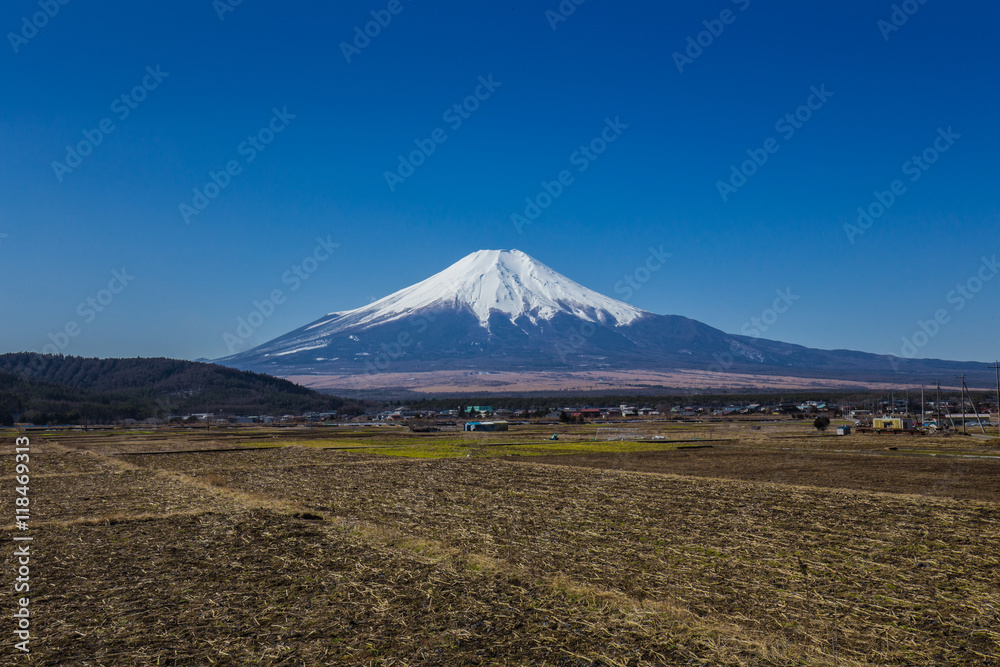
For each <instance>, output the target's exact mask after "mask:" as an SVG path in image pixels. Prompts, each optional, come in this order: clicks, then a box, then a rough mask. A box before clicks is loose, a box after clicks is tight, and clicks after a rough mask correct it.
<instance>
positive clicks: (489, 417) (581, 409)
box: [144, 398, 997, 430]
mask: <svg viewBox="0 0 1000 667" xmlns="http://www.w3.org/2000/svg"><path fill="white" fill-rule="evenodd" d="M996 415H997V402H996V401H982V402H979V403H975V404H973V403H972V402H971V401H968V400H966V401H961V400H957V399H949V400H942V401H941V402H940V403H939V402H937V401H926V402H924V403H921V402H920V401H919V400H914V399H912V398H904V399H889V398H884V399H881V400H879V399H872V400H869V401H862V402H857V403H848V402H836V403H833V402H829V401H822V400H810V401H804V402H779V403H768V404H763V403H746V404H742V405H727V406H725V407H719V406H711V405H699V404H697V403H692V404H687V405H680V404H677V405H673V406H669V407H668V406H664V405H657V406H652V405H626V404H619V405H614V406H600V405H568V406H564V407H561V408H559V409H555V410H549V409H545V410H537V409H533V408H531V407H527V408H504V407H498V408H494V407H493V406H490V405H462V406H456V407H455V408H452V409H443V410H433V409H411V408H410V407H407V406H405V405H399V406H396V407H394V408H387V409H382V410H373V411H368V412H364V413H362V414H357V415H338V413H337V412H336V411H331V412H306V413H304V414H300V415H294V414H284V415H250V416H245V415H216V414H209V413H194V414H189V415H174V416H171V417H169V418H167V419H166V420H159V421H158V422H157V423H167V424H169V425H198V424H200V425H202V426H209V427H211V426H217V427H224V426H249V425H276V426H281V425H323V424H326V425H344V424H369V425H379V424H385V425H392V424H396V425H399V424H403V425H407V424H409V425H411V426H413V427H418V428H419V427H420V426H439V427H458V426H463V425H464V426H465V428H466V429H467V430H500V429H501V428H502V426H501V425H506V424H508V423H523V422H533V423H619V422H628V421H674V420H683V421H690V420H694V421H698V420H719V419H747V420H762V419H764V420H766V419H774V418H783V419H803V420H805V419H815V418H816V417H824V416H825V417H827V418H829V419H839V420H849V421H853V422H854V424H855V425H857V426H866V425H870V424H871V423H872V422H873V420H878V419H883V418H894V419H896V420H902V422H901V423H902V424H909V425H912V426H921V425H923V426H928V427H946V426H949V425H951V426H954V427H959V426H962V425H964V424H966V423H969V424H975V423H977V420H978V422H981V423H982V424H983V425H984V426H989V425H994V426H995V425H996V423H997V420H996ZM150 421H151V420H147V421H146V422H144V423H150ZM477 425H482V427H483V428H481V429H480V428H476V427H477Z"/></svg>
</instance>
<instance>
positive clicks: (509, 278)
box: [313, 250, 648, 327]
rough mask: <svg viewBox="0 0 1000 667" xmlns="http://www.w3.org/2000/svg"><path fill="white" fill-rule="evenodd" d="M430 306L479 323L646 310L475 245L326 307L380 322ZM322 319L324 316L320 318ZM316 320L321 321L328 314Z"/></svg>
mask: <svg viewBox="0 0 1000 667" xmlns="http://www.w3.org/2000/svg"><path fill="white" fill-rule="evenodd" d="M432 307H451V308H459V309H466V310H469V311H471V312H472V313H474V314H475V316H476V318H477V319H478V320H479V323H480V325H481V326H483V327H488V326H489V318H490V315H491V314H493V313H502V314H504V315H505V316H506V317H507V318H509V319H510V320H511V321H516V320H517V319H519V318H521V317H525V318H527V319H528V320H530V321H531V322H532V323H538V321H540V320H550V319H552V318H553V317H554V316H555V315H556V314H558V313H565V314H570V315H573V316H575V317H578V318H580V319H583V320H587V321H591V322H600V323H602V324H606V325H609V326H616V325H625V324H629V323H631V322H632V321H634V320H636V319H638V318H640V317H642V316H644V315H646V314H648V313H647V312H646V311H644V310H641V309H639V308H635V307H634V306H630V305H628V304H627V303H623V302H621V301H618V300H616V299H612V298H609V297H606V296H604V295H603V294H599V293H598V292H595V291H593V290H590V289H587V288H586V287H584V286H583V285H580V284H579V283H576V282H574V281H572V280H570V279H569V278H567V277H566V276H564V275H562V274H560V273H557V272H556V271H553V270H552V269H550V268H549V267H547V266H546V265H544V264H542V263H541V262H539V261H537V260H536V259H534V258H532V257H530V256H528V255H526V254H525V253H523V252H521V251H520V250H479V251H477V252H474V253H472V254H470V255H467V256H465V257H463V258H462V259H460V260H458V261H457V262H455V263H454V264H452V265H451V266H449V267H448V268H446V269H445V270H444V271H441V272H440V273H437V274H435V275H433V276H431V277H430V278H427V279H426V280H423V281H421V282H419V283H416V284H415V285H411V286H410V287H407V288H405V289H402V290H400V291H398V292H396V293H394V294H390V295H389V296H387V297H385V298H383V299H379V300H378V301H375V302H373V303H370V304H368V305H366V306H362V307H361V308H356V309H354V310H349V311H345V312H340V313H331V314H330V315H329V316H328V317H335V318H336V320H337V323H338V324H340V323H343V324H344V325H350V326H351V327H365V326H372V325H375V324H383V323H385V322H391V321H393V320H396V319H399V318H402V317H406V316H408V315H412V314H413V313H415V312H417V311H419V310H422V309H425V308H432ZM324 320H326V318H324ZM324 320H321V321H320V322H316V323H315V324H314V325H313V326H314V327H321V326H323V325H324V324H326V323H327V322H328V321H329V320H326V321H324Z"/></svg>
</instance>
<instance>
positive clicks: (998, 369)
mask: <svg viewBox="0 0 1000 667" xmlns="http://www.w3.org/2000/svg"><path fill="white" fill-rule="evenodd" d="M987 368H992V369H993V370H995V371H996V372H997V412H996V422H997V433H998V434H1000V361H997V362H995V363H994V364H993V365H992V366H987Z"/></svg>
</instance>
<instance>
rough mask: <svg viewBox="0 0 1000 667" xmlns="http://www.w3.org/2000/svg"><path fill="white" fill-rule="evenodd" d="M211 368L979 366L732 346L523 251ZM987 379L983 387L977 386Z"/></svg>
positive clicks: (740, 339) (900, 373) (290, 371)
mask: <svg viewBox="0 0 1000 667" xmlns="http://www.w3.org/2000/svg"><path fill="white" fill-rule="evenodd" d="M217 363H220V364H223V365H228V366H233V367H236V368H241V369H244V370H253V371H258V372H264V373H268V374H271V375H276V376H279V377H289V376H296V377H299V376H307V375H332V374H341V375H361V374H368V375H371V374H373V373H383V372H388V371H392V372H408V373H409V372H412V373H421V372H427V371H444V370H470V371H472V372H475V371H520V372H529V371H580V370H588V371H589V370H599V371H610V370H636V369H646V370H650V371H657V372H661V371H668V370H679V369H692V370H706V371H712V372H723V373H732V374H737V375H738V374H753V373H757V374H761V373H768V374H774V375H788V376H793V377H825V378H833V379H836V378H841V379H843V380H844V381H845V382H850V381H874V380H879V381H882V380H885V379H887V378H890V379H891V380H892V381H895V382H910V383H919V382H925V383H926V382H933V381H934V380H935V379H940V378H942V377H950V375H951V374H953V373H954V372H966V373H968V374H970V377H974V378H976V379H977V380H978V379H985V367H984V366H983V365H979V364H977V363H976V362H951V361H943V360H926V359H904V358H901V357H894V356H891V355H877V354H871V353H866V352H859V351H853V350H819V349H815V348H807V347H805V346H801V345H794V344H790V343H783V342H781V341H773V340H768V339H764V338H759V337H752V336H746V335H741V334H728V333H726V332H724V331H722V330H720V329H716V328H714V327H711V326H709V325H707V324H704V323H702V322H698V321H697V320H693V319H691V318H687V317H684V316H682V315H659V314H656V313H652V312H649V311H645V310H642V309H639V308H636V307H634V306H631V305H629V304H627V303H624V302H622V301H618V300H616V299H613V298H611V297H607V296H605V295H603V294H600V293H598V292H595V291H593V290H590V289H589V288H586V287H584V286H583V285H580V284H579V283H577V282H575V281H573V280H571V279H570V278H568V277H566V276H563V275H562V274H559V273H558V272H556V271H554V270H552V269H551V268H549V267H548V266H546V265H544V264H542V263H541V262H539V261H537V260H535V259H534V258H532V257H530V256H528V255H526V254H525V253H523V252H521V251H519V250H480V251H477V252H474V253H471V254H469V255H467V256H466V257H463V258H462V259H460V260H459V261H457V262H455V263H454V264H452V265H451V266H449V267H447V268H446V269H444V270H443V271H440V272H438V273H436V274H434V275H432V276H431V277H429V278H427V279H425V280H423V281H420V282H418V283H415V284H414V285H411V286H409V287H406V288H403V289H401V290H399V291H397V292H394V293H393V294H390V295H388V296H386V297H383V298H382V299H379V300H377V301H374V302H373V303H370V304H368V305H366V306H362V307H360V308H356V309H352V310H347V311H340V312H334V313H329V314H327V315H325V316H323V317H321V318H319V319H317V320H315V321H313V322H311V323H308V324H306V325H304V326H302V327H299V328H298V329H295V330H293V331H290V332H288V333H287V334H284V335H282V336H279V337H277V338H275V339H273V340H271V341H268V342H265V343H263V344H261V345H258V346H257V347H255V348H253V349H251V350H247V351H245V352H241V353H238V354H234V355H231V356H228V357H224V358H222V359H219V360H217ZM980 375H982V376H983V378H979V376H980Z"/></svg>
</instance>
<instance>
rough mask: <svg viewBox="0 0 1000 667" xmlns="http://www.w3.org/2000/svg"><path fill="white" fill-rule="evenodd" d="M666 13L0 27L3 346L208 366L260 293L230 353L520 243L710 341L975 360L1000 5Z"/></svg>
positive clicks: (455, 12)
mask: <svg viewBox="0 0 1000 667" xmlns="http://www.w3.org/2000/svg"><path fill="white" fill-rule="evenodd" d="M228 1H231V0H228ZM675 4H681V3H653V2H633V3H607V2H599V1H598V0H586V2H583V3H582V4H580V5H578V6H577V5H575V4H573V3H572V2H570V1H569V0H567V2H563V3H562V5H560V3H559V2H556V1H555V0H551V1H549V2H537V3H521V2H510V3H501V4H499V5H493V6H489V7H482V6H479V5H478V4H475V5H473V3H464V2H463V3H459V2H440V3H433V4H431V3H420V2H412V1H410V0H399V2H398V4H397V3H390V2H388V0H386V1H382V0H377V1H374V2H354V1H344V2H336V3H327V2H306V3H294V5H293V6H282V7H277V6H275V5H273V4H272V3H263V2H259V1H254V0H244V1H243V2H242V3H240V4H239V5H235V6H231V7H229V6H228V4H224V0H219V2H215V3H213V2H212V1H211V0H199V1H197V2H178V3H170V4H169V5H164V4H162V3H145V2H138V3H136V2H128V3H126V2H107V3H99V4H96V5H95V4H94V3H84V2H80V1H79V0H77V1H72V0H71V1H69V2H68V3H67V4H64V5H62V4H58V2H57V1H56V0H48V1H47V0H42V2H41V3H39V2H38V1H37V0H36V1H35V2H29V1H27V0H12V1H11V2H7V3H4V6H3V8H2V9H0V28H2V30H3V32H4V34H5V35H6V38H5V40H4V42H5V43H4V44H3V45H0V83H2V87H3V90H4V91H6V93H7V94H5V95H4V96H3V97H2V98H0V146H2V147H3V157H2V158H0V235H2V236H0V276H2V280H3V284H4V285H5V287H6V289H4V290H2V292H0V294H2V296H0V309H2V312H3V322H4V324H3V327H2V328H0V350H2V351H17V350H42V349H44V347H45V346H46V345H52V346H56V347H57V348H58V349H59V350H60V351H62V352H64V353H66V354H77V355H88V356H132V355H142V356H172V357H182V358H198V357H208V358H215V357H218V356H222V355H224V354H227V353H228V352H229V350H227V347H226V345H225V343H224V342H223V335H224V334H225V333H227V332H232V331H233V330H234V329H235V327H236V323H237V318H240V317H244V318H245V317H247V316H248V314H249V313H251V312H252V311H253V310H254V309H255V308H256V307H257V306H255V305H254V302H255V301H257V302H258V303H260V304H262V305H263V308H264V310H268V311H269V310H270V309H269V308H268V307H267V304H265V303H264V301H266V300H267V299H268V298H269V295H271V294H272V293H273V292H274V291H275V290H281V292H282V296H283V300H282V303H280V304H277V305H275V307H274V309H273V312H268V313H266V314H267V315H268V317H266V318H265V320H264V322H263V324H262V325H261V326H260V327H258V328H257V329H256V331H255V335H254V337H253V339H252V340H250V341H249V344H250V345H252V344H256V343H261V342H264V341H266V340H268V339H269V338H272V337H274V336H277V335H280V334H282V333H284V332H286V331H288V330H290V329H293V328H295V327H298V326H300V325H302V324H304V323H306V322H309V321H311V320H313V319H316V318H318V317H320V316H321V315H323V314H324V313H327V312H330V311H335V310H345V309H349V308H353V307H357V306H360V305H363V304H365V303H367V302H369V301H370V300H372V299H373V298H379V297H382V296H384V295H386V294H388V293H390V292H392V291H395V290H397V289H400V288H402V287H405V286H407V285H409V284H411V283H413V282H416V281H418V280H421V279H423V278H425V277H427V276H428V275H430V274H431V273H434V272H436V271H438V270H440V269H442V268H444V267H445V266H447V265H449V264H451V263H452V262H454V261H456V260H458V259H459V258H461V257H462V256H464V255H466V254H468V253H470V252H473V251H475V250H478V249H482V248H518V249H520V250H523V251H524V252H526V253H528V254H530V255H532V256H534V257H536V258H537V259H539V260H540V261H542V262H544V263H546V264H548V265H549V266H551V267H552V268H554V269H556V270H557V271H560V272H562V273H564V274H566V275H567V276H569V277H571V278H573V279H574V280H577V281H578V282H580V283H583V284H584V285H586V286H588V287H590V288H592V289H595V290H598V291H600V292H603V293H605V294H608V295H610V296H614V297H617V298H626V291H625V290H623V289H622V284H623V283H622V282H621V281H623V280H624V278H625V276H629V275H630V276H632V277H633V282H635V284H636V285H638V288H637V289H630V290H628V291H629V292H631V293H629V294H627V300H628V301H629V302H630V303H632V304H633V305H636V306H638V307H641V308H645V309H648V310H651V311H654V312H658V313H673V314H680V315H686V316H688V317H693V318H695V319H698V320H701V321H704V322H706V323H708V324H710V325H713V326H716V327H719V328H721V329H723V330H725V331H729V332H736V333H739V332H740V331H741V330H743V331H744V332H746V331H747V330H748V329H752V328H755V327H756V326H757V325H756V324H753V318H754V317H757V318H758V320H760V321H762V322H770V323H769V324H766V326H767V331H761V333H762V334H763V335H764V336H766V337H768V338H775V339H778V340H784V341H788V342H794V343H799V344H803V345H808V346H813V347H823V348H850V349H860V350H865V351H870V352H878V353H891V354H901V353H907V350H906V349H905V344H904V340H903V339H904V338H906V339H907V340H908V341H911V344H912V343H913V342H914V334H918V332H921V330H922V329H923V331H925V332H928V333H925V334H924V335H923V336H922V337H921V336H920V335H918V336H917V338H916V341H915V343H916V344H915V345H913V348H912V351H911V352H910V355H911V356H912V355H913V354H915V355H916V356H921V357H924V356H926V357H937V358H946V359H959V360H982V361H988V360H993V359H994V358H996V357H997V356H998V355H1000V347H998V346H997V344H996V337H995V333H994V332H995V331H996V330H997V325H998V320H997V313H998V307H1000V280H995V281H994V280H992V278H993V277H994V274H995V273H996V272H997V269H996V268H995V267H994V265H993V264H992V258H993V256H994V254H996V253H998V251H1000V248H998V245H1000V244H998V239H997V231H998V224H997V223H998V220H1000V217H998V213H1000V210H998V208H1000V207H998V203H1000V195H998V189H997V187H996V183H997V177H998V171H1000V169H998V158H997V156H998V155H1000V130H998V124H997V122H996V108H997V97H998V95H997V86H996V83H997V81H998V80H1000V59H998V58H997V57H996V33H995V26H996V25H997V24H998V19H1000V8H998V7H997V6H996V5H994V4H992V3H980V2H954V3H945V2H941V1H940V0H927V1H926V2H925V3H924V4H920V3H919V2H918V1H917V0H912V1H911V2H909V3H900V4H897V7H899V10H898V11H896V10H894V7H893V3H892V2H884V3H882V2H870V1H866V2H858V1H853V0H852V1H849V2H840V3H776V4H770V5H769V4H766V3H763V2H760V1H759V0H739V1H738V2H731V1H729V0H716V1H714V2H695V3H683V4H682V6H675ZM560 6H561V7H562V8H563V10H564V13H566V14H568V15H567V16H563V15H562V14H556V13H555V12H559V8H560ZM45 7H48V12H49V14H52V16H47V15H44V14H39V13H40V12H44V11H45ZM227 7H228V9H231V11H227V10H226V9H227ZM569 8H573V11H572V13H571V14H570V13H569V12H568V11H566V10H568V9H569ZM906 10H909V11H910V13H909V14H908V13H906ZM393 11H395V13H393ZM894 11H896V15H895V17H894V16H893V14H894ZM372 12H375V15H374V18H373V14H372ZM547 12H548V13H547ZM220 13H221V18H220ZM904 18H905V22H904V21H903V19H904ZM377 19H381V20H382V22H383V23H385V24H386V25H384V26H377V30H376V25H375V24H372V25H370V26H368V29H369V31H370V32H371V33H377V34H376V35H375V36H374V37H370V38H368V39H367V41H365V39H364V38H358V41H357V42H356V44H355V43H354V40H355V38H356V34H357V33H356V28H357V29H358V30H360V31H361V32H363V31H364V30H365V27H366V24H368V23H369V22H371V21H374V20H377ZM387 19H388V20H387ZM563 19H565V20H563ZM893 19H895V23H893ZM880 21H882V22H883V23H882V24H881V25H880V23H879V22H880ZM38 25H41V27H37V26H38ZM713 33H715V34H713ZM689 38H690V39H691V41H689ZM699 41H700V42H701V45H699V44H698V42H699ZM345 43H346V44H351V45H352V46H351V47H348V48H345V47H344V46H343V44H345ZM692 44H693V46H692ZM345 51H346V55H345ZM675 54H681V55H680V56H678V55H675ZM348 60H350V62H348ZM481 81H486V82H487V83H488V85H486V86H484V85H483V83H481ZM477 92H478V94H479V98H478V99H477V98H476V94H477ZM817 92H819V95H818V96H817V94H816V93H817ZM123 95H124V96H125V100H122V99H121V98H122V96H123ZM470 96H472V97H471V98H470ZM116 100H117V101H116ZM455 104H460V105H461V104H465V106H464V107H460V108H461V109H462V111H461V115H459V112H455V111H454V110H453V111H452V112H450V113H447V112H448V110H449V109H453V107H454V105H455ZM810 105H811V106H812V108H810ZM470 109H471V110H470ZM126 113H127V115H126ZM786 114H791V120H784V121H783V119H785V117H786ZM796 114H798V118H797V119H796ZM459 121H460V122H459ZM609 122H610V124H611V125H614V126H615V127H616V128H617V129H616V130H614V131H605V128H606V127H609V125H608V123H609ZM102 123H103V126H102ZM102 127H103V129H102ZM105 130H110V131H109V132H106V131H105ZM276 130H277V131H276ZM602 132H605V137H613V138H614V140H613V141H611V142H610V143H607V144H606V145H602V142H603V139H601V136H602ZM435 136H436V137H437V138H438V141H435V140H434V137H435ZM248 138H250V139H248ZM442 138H443V139H444V140H443V142H441V139H442ZM769 140H770V141H769ZM88 142H89V143H88ZM255 142H256V145H257V146H258V147H257V148H255V147H254V143H255ZM417 142H419V143H420V144H421V145H423V146H424V147H425V152H428V153H430V154H429V155H420V154H418V155H417V156H416V158H415V161H417V162H421V164H420V165H419V166H416V167H415V168H414V169H413V172H412V174H411V173H410V172H409V170H408V169H407V168H406V167H402V168H400V164H399V159H398V157H397V156H399V155H404V156H409V155H410V154H411V152H412V151H415V150H419V148H418V143H417ZM592 142H594V143H593V144H592ZM935 142H937V144H936V147H935ZM91 144H96V145H93V146H91ZM590 145H592V146H593V149H594V151H596V150H597V149H601V148H603V152H601V153H600V154H596V152H593V153H590V157H586V156H585V154H584V153H580V152H578V151H580V149H581V147H587V146H590ZM67 146H70V147H74V151H75V148H76V147H79V148H80V152H86V153H88V154H87V155H80V156H75V153H74V154H70V155H68V151H67ZM429 146H433V148H434V150H433V152H430V150H429V148H427V147H429ZM768 148H769V149H770V152H769V151H768V150H767V149H768ZM88 149H91V150H88ZM748 151H749V152H748ZM925 151H927V153H926V158H927V159H932V158H933V163H926V162H923V161H922V160H923V158H921V157H920V156H921V155H923V154H924V153H925ZM754 156H756V158H757V161H758V162H759V163H760V164H757V163H754V162H752V160H753V158H754ZM914 156H917V157H918V159H920V160H921V162H920V164H919V165H918V164H916V163H913V162H912V158H913V157H914ZM251 157H252V160H251ZM764 158H766V160H765V159H764ZM747 160H751V162H749V163H747V164H744V163H745V162H746V161H747ZM407 161H409V158H408V157H407ZM53 163H60V164H57V165H54V164H53ZM60 165H61V166H60ZM73 165H75V166H73ZM584 166H585V167H586V169H585V170H582V171H581V167H584ZM734 166H735V168H736V169H737V171H739V170H742V171H743V172H744V173H743V174H740V175H737V176H734V175H733V173H732V168H733V167H734ZM227 167H229V168H230V169H231V170H232V173H226V170H227ZM400 169H401V170H400ZM564 170H565V171H567V172H569V174H568V175H569V176H570V177H571V178H572V181H571V182H568V184H567V185H565V186H564V187H563V188H562V191H561V192H560V193H559V194H558V196H556V197H555V198H554V199H553V200H552V201H551V202H547V201H546V199H545V197H544V196H543V197H542V198H541V203H548V206H547V207H546V208H544V210H540V213H539V215H537V217H536V218H535V219H534V220H532V221H531V222H530V224H521V225H517V224H515V222H514V221H513V220H512V215H513V214H520V215H524V214H525V208H526V203H525V199H526V198H529V199H536V198H537V196H538V195H539V193H543V192H544V188H543V184H542V183H543V181H544V182H547V183H550V184H551V183H552V182H553V181H558V178H559V175H560V173H561V172H563V171H564ZM386 172H395V174H396V178H390V179H389V180H390V181H392V183H388V182H387V178H386ZM212 174H214V175H215V181H216V183H222V184H224V185H225V186H224V187H217V186H215V184H213V181H212ZM400 174H403V175H405V178H403V177H402V176H400ZM747 174H749V175H747ZM914 179H915V180H914ZM720 182H724V183H728V187H726V186H720ZM894 182H896V184H895V185H896V190H897V193H898V194H895V193H893V192H892V189H893V183H894ZM206 184H212V185H210V186H209V188H208V190H209V193H210V194H213V195H214V197H213V198H211V199H208V198H206V199H204V200H199V198H198V195H196V194H195V193H194V190H195V189H197V190H199V192H204V189H205V186H206ZM550 189H552V190H553V191H556V190H557V189H556V188H555V186H552V185H550ZM720 190H721V191H720ZM876 193H887V194H879V195H877V194H876ZM890 197H891V203H890ZM879 198H881V200H882V203H879V202H878V199H879ZM182 204H183V205H186V206H189V207H190V209H187V215H185V212H184V210H182V208H181V205H182ZM883 204H887V205H885V206H883ZM196 205H204V206H203V207H202V208H201V209H200V210H199V209H197V208H196ZM859 207H862V209H867V210H870V211H871V212H873V213H877V214H879V215H874V216H872V218H871V221H870V223H868V222H866V223H865V224H866V225H868V226H867V228H864V229H862V228H861V227H858V226H857V218H858V208H859ZM880 208H882V209H883V210H882V211H881V212H880V210H879V209H880ZM192 210H194V211H197V213H192ZM845 225H855V227H854V228H852V227H848V228H847V229H846V230H845ZM321 241H322V242H321ZM334 246H336V247H334ZM651 246H652V247H654V248H656V249H659V248H660V247H661V246H662V248H663V251H664V252H667V253H671V257H670V259H669V261H668V262H667V263H666V264H665V265H664V266H663V267H662V268H661V269H660V270H658V271H655V272H653V273H650V274H646V273H644V272H643V270H642V269H641V268H640V267H642V266H643V265H644V263H645V261H646V259H647V257H648V256H649V253H650V250H649V248H650V247H651ZM314 253H316V254H314ZM307 257H313V258H314V259H313V260H307V261H306V265H305V266H306V268H309V269H312V271H311V272H309V271H306V270H305V269H300V270H299V272H300V273H301V274H302V275H308V279H306V280H303V279H301V278H298V277H297V276H295V270H294V267H295V266H296V265H298V266H300V267H301V266H303V260H304V259H305V258H307ZM316 257H321V258H323V259H322V261H318V260H315V258H316ZM984 258H985V260H986V262H985V263H984ZM314 260H315V262H314ZM123 270H124V271H123ZM637 270H638V274H637V273H636V272H637ZM115 271H117V272H118V273H119V276H118V277H116V276H115V274H114V272H115ZM637 278H638V279H642V280H638V281H637V280H636V279H637ZM616 286H617V287H618V289H616ZM777 290H781V291H783V292H785V293H786V294H787V293H788V291H789V290H790V292H791V294H792V295H794V296H795V297H797V298H795V299H793V301H792V304H793V305H792V306H791V307H789V308H788V309H787V310H786V312H784V313H782V314H780V316H778V317H776V318H775V317H773V316H772V315H773V314H770V313H768V309H770V308H771V307H772V306H773V303H774V301H775V299H776V298H777V297H776V291H777ZM88 299H92V300H93V302H92V303H90V304H89V305H88ZM761 318H763V319H761ZM935 318H936V322H934V323H932V322H931V320H935ZM921 323H923V327H922V326H921ZM935 324H937V326H935ZM67 327H68V328H69V331H71V332H74V335H61V334H60V332H65V331H66V330H67ZM930 332H932V333H930ZM247 347H249V345H248V346H247ZM53 349H55V348H51V347H50V348H49V351H52V350H53Z"/></svg>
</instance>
